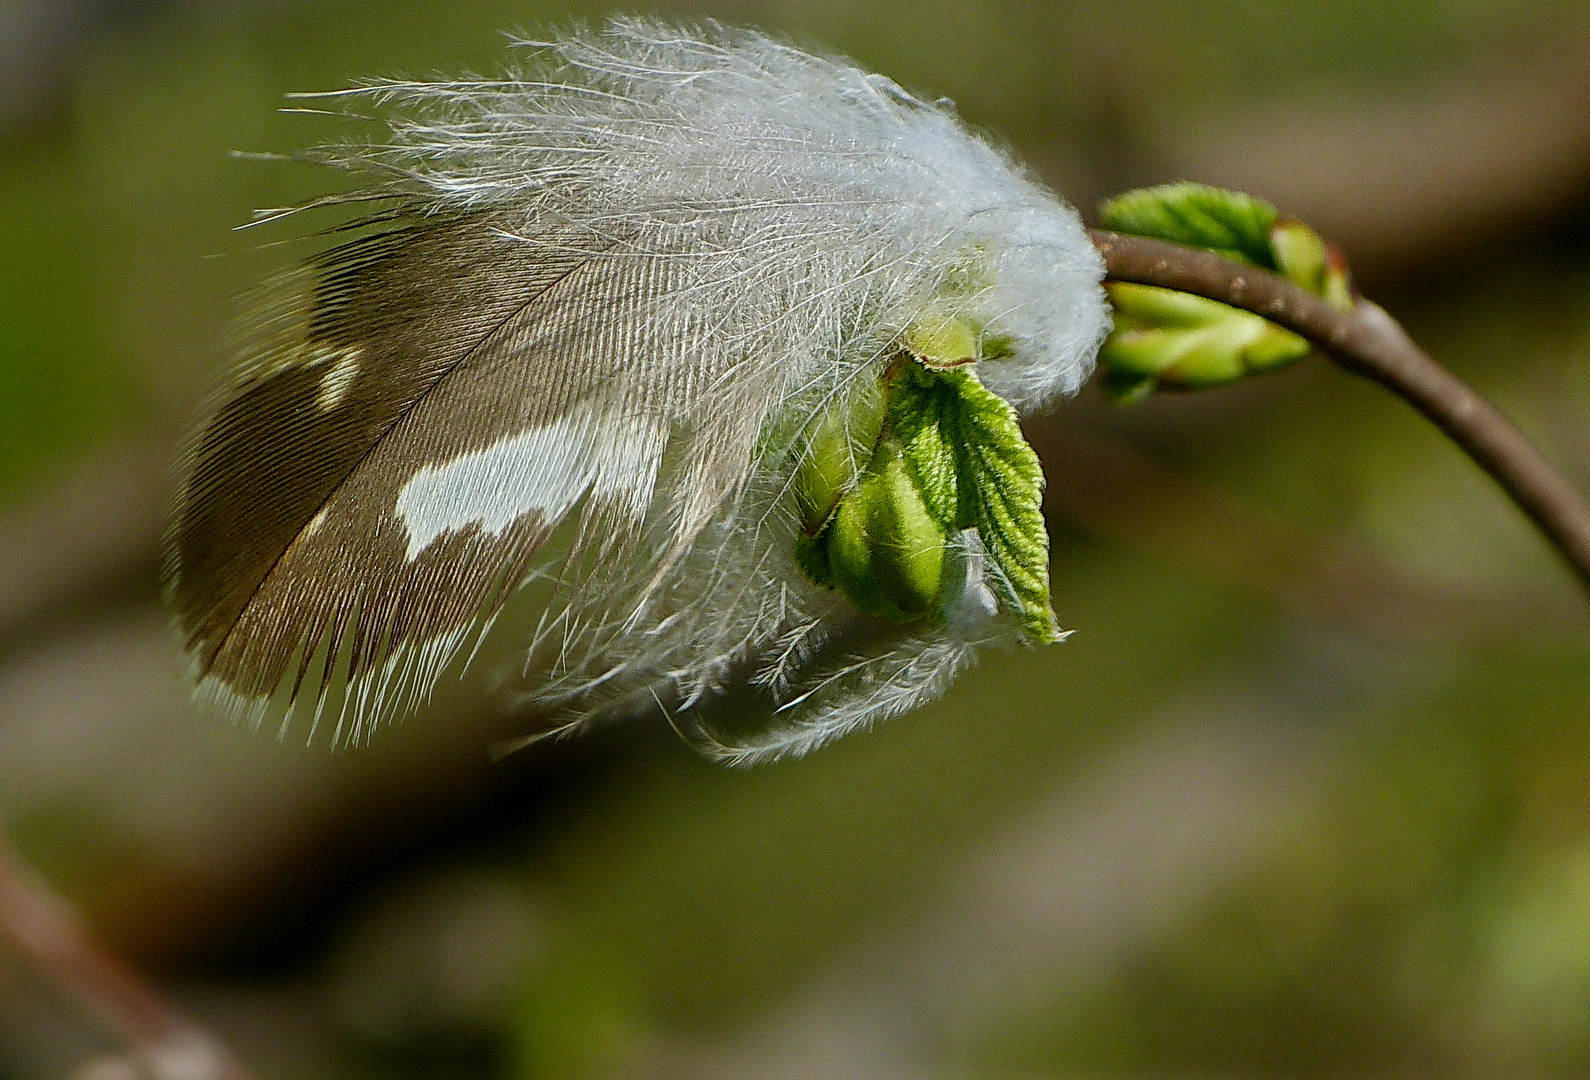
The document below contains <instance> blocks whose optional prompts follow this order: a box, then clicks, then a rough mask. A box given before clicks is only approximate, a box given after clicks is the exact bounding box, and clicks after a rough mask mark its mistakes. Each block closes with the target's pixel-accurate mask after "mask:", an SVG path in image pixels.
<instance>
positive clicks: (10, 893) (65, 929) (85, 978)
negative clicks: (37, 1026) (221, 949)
mask: <svg viewBox="0 0 1590 1080" xmlns="http://www.w3.org/2000/svg"><path fill="white" fill-rule="evenodd" d="M0 938H3V939H4V940H6V941H8V942H10V944H11V945H12V946H14V947H15V948H16V949H17V951H18V952H19V953H21V955H22V956H23V958H25V959H26V960H27V961H28V962H29V963H30V964H31V965H32V967H33V969H34V970H36V971H37V972H39V973H40V974H41V975H43V976H44V977H46V978H47V979H49V980H50V981H51V982H53V983H55V985H56V986H58V987H59V988H60V989H61V990H63V991H65V992H66V993H67V994H69V995H70V996H71V997H72V998H74V999H75V1000H76V1001H77V1002H78V1003H79V1004H80V1005H82V1006H83V1007H84V1008H85V1009H87V1010H88V1011H89V1013H91V1014H92V1015H93V1016H94V1017H95V1018H96V1019H97V1020H99V1021H100V1022H101V1023H103V1024H104V1025H105V1026H106V1027H107V1028H109V1029H111V1030H112V1031H113V1032H115V1033H116V1034H117V1035H119V1036H121V1037H122V1038H123V1039H125V1040H126V1041H127V1043H128V1045H129V1047H130V1049H131V1051H132V1053H133V1055H134V1056H135V1057H136V1058H137V1060H138V1063H139V1065H140V1066H141V1067H142V1068H143V1069H144V1070H145V1071H146V1072H147V1074H148V1075H149V1076H150V1077H152V1078H153V1080H250V1074H249V1073H248V1072H247V1071H245V1070H244V1069H243V1067H242V1066H241V1065H239V1064H238V1063H237V1062H236V1061H235V1060H233V1059H232V1057H231V1055H230V1054H228V1053H227V1052H226V1050H225V1049H224V1048H223V1047H222V1045H221V1043H220V1042H219V1041H218V1040H217V1039H216V1038H214V1037H213V1036H212V1035H210V1034H209V1033H208V1032H206V1031H205V1030H204V1029H202V1028H200V1027H199V1026H198V1025H197V1024H195V1023H193V1022H192V1021H191V1020H189V1019H188V1018H187V1017H186V1016H184V1015H183V1014H182V1013H181V1012H179V1011H178V1010H177V1008H176V1007H175V1006H174V1005H172V1004H171V1003H170V1002H169V1001H168V1000H167V999H166V998H165V996H164V995H163V994H161V993H160V991H159V990H158V989H156V988H155V987H154V986H153V985H152V984H151V983H150V982H149V981H148V980H146V979H145V978H144V977H143V976H142V975H140V974H139V973H138V972H137V971H135V970H134V969H133V968H132V967H131V966H130V965H128V964H126V963H125V962H123V961H122V960H121V959H120V958H119V957H117V956H115V955H113V954H111V953H108V952H106V951H105V950H104V949H103V948H101V947H100V946H99V944H98V943H96V942H95V941H94V939H93V938H92V937H91V936H90V935H89V933H88V931H87V930H86V929H85V928H84V927H83V925H82V923H81V922H80V921H79V920H78V918H77V917H76V915H75V913H74V912H73V911H72V909H71V908H70V907H69V906H68V905H67V904H66V902H65V901H63V900H62V899H61V898H60V897H58V896H57V895H56V894H55V893H54V891H53V890H51V889H50V887H49V885H47V884H46V883H45V882H44V881H43V880H42V879H41V878H39V877H38V875H36V874H34V873H33V872H32V871H31V870H30V869H29V868H28V867H26V866H25V865H23V864H22V863H21V862H20V861H19V860H18V859H17V858H16V856H15V855H14V854H13V853H12V852H11V850H10V848H9V847H8V846H7V845H6V843H5V841H4V839H3V838H0Z"/></svg>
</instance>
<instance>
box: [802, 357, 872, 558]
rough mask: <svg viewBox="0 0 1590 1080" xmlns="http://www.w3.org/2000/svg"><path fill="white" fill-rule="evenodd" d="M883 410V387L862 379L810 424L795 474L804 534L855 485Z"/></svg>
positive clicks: (821, 522)
mask: <svg viewBox="0 0 1590 1080" xmlns="http://www.w3.org/2000/svg"><path fill="white" fill-rule="evenodd" d="M883 416H884V401H883V391H882V389H881V388H880V387H879V385H878V383H877V381H876V380H873V379H863V380H861V385H859V386H857V387H856V388H855V389H854V390H853V391H852V392H851V393H850V395H849V397H848V398H847V399H846V400H844V401H841V402H839V403H837V404H835V405H833V406H831V407H829V408H828V410H827V411H825V412H824V413H823V414H822V415H821V416H819V417H818V419H817V422H816V424H815V425H813V429H812V433H811V435H810V436H809V438H808V439H807V450H806V453H805V454H804V455H803V456H802V458H801V464H800V468H798V469H797V470H796V471H795V479H794V488H795V504H796V506H797V508H798V509H799V510H800V516H801V531H802V532H804V533H805V534H806V535H807V536H808V537H812V536H816V535H817V534H818V533H819V532H821V531H822V528H823V526H824V525H826V524H828V520H829V519H830V518H831V517H833V515H834V508H835V507H837V506H838V505H839V500H840V498H841V496H843V495H844V494H845V492H847V491H849V490H851V489H852V488H853V487H854V486H855V483H856V478H857V477H858V476H860V475H861V471H862V470H863V469H865V468H866V466H867V462H868V461H869V460H870V459H871V458H872V454H873V448H874V447H875V446H877V443H878V435H879V433H880V432H882V430H883Z"/></svg>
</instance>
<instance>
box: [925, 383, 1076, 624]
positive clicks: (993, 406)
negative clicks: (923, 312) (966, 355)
mask: <svg viewBox="0 0 1590 1080" xmlns="http://www.w3.org/2000/svg"><path fill="white" fill-rule="evenodd" d="M938 378H939V379H941V380H943V381H945V382H949V383H951V384H953V386H954V388H955V391H956V395H957V399H958V408H957V409H956V410H955V431H956V435H957V439H956V441H955V446H956V456H957V459H958V460H957V465H958V468H957V473H958V474H959V476H960V478H961V482H960V491H961V500H960V503H961V505H960V519H961V520H962V521H963V522H970V523H971V525H972V527H974V528H976V529H977V533H978V537H979V538H980V539H981V540H982V543H983V549H984V550H985V551H986V552H987V554H988V561H989V563H990V569H991V573H990V574H989V577H990V584H991V585H992V586H993V588H994V591H995V592H996V593H997V594H999V596H1000V599H1001V601H1003V602H1004V603H1006V604H1008V605H1009V606H1010V607H1012V608H1013V609H1014V610H1015V612H1016V613H1017V614H1018V615H1019V616H1020V618H1021V623H1022V628H1023V629H1024V630H1025V631H1026V632H1027V635H1028V636H1029V637H1030V638H1031V639H1032V640H1033V641H1036V642H1039V643H1044V644H1046V643H1049V642H1053V641H1059V640H1060V632H1059V629H1058V628H1057V627H1056V626H1055V621H1054V612H1053V611H1052V610H1051V609H1050V607H1049V531H1048V529H1047V528H1046V527H1045V525H1044V520H1043V466H1042V465H1041V464H1039V462H1038V455H1037V454H1035V453H1034V452H1033V449H1032V447H1031V446H1029V445H1027V440H1026V439H1025V438H1023V437H1022V434H1021V425H1020V424H1019V423H1018V422H1017V420H1016V410H1015V409H1013V408H1011V407H1010V403H1009V402H1007V401H1005V399H1004V398H1001V397H999V396H998V395H997V394H995V393H994V392H993V391H991V390H989V389H988V388H987V387H985V386H984V385H983V384H982V381H981V380H979V379H978V377H977V373H976V371H974V370H973V369H971V368H957V369H955V370H954V371H946V372H941V373H938Z"/></svg>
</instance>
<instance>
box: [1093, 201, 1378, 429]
mask: <svg viewBox="0 0 1590 1080" xmlns="http://www.w3.org/2000/svg"><path fill="white" fill-rule="evenodd" d="M1100 217H1101V220H1102V223H1103V225H1104V226H1105V227H1106V228H1108V229H1113V230H1115V231H1116V232H1122V233H1129V234H1132V235H1135V236H1146V237H1150V238H1152V239H1155V240H1166V241H1169V242H1172V243H1177V244H1186V245H1188V246H1190V247H1196V248H1202V249H1204V250H1207V251H1212V252H1214V253H1215V254H1217V255H1223V256H1226V257H1227V258H1232V259H1237V260H1238V261H1241V262H1245V263H1250V264H1252V265H1254V266H1259V267H1262V268H1263V269H1266V270H1273V271H1275V272H1277V273H1279V274H1282V275H1283V276H1285V277H1286V278H1288V279H1289V280H1291V281H1292V282H1294V283H1295V284H1297V285H1299V286H1301V287H1302V288H1304V289H1307V290H1308V291H1309V292H1312V293H1314V294H1315V295H1316V296H1319V297H1322V298H1323V299H1324V300H1325V301H1326V302H1327V303H1329V304H1330V305H1331V306H1332V307H1334V308H1336V309H1337V310H1338V311H1347V310H1350V309H1351V308H1352V306H1353V303H1354V300H1353V291H1352V282H1351V278H1350V276H1349V274H1348V271H1347V261H1346V259H1345V258H1344V257H1343V256H1342V254H1341V252H1340V251H1338V250H1337V249H1336V248H1334V247H1332V246H1331V245H1330V244H1328V243H1326V242H1325V240H1324V239H1323V238H1321V237H1320V235H1319V234H1318V233H1317V232H1315V231H1314V230H1313V229H1311V228H1310V227H1309V226H1307V225H1305V224H1303V223H1302V222H1301V221H1296V220H1293V219H1291V218H1283V217H1281V216H1280V214H1279V213H1278V212H1277V211H1276V209H1275V207H1273V206H1271V205H1270V204H1269V203H1267V202H1265V201H1263V200H1262V199H1256V198H1254V197H1253V196H1251V195H1245V194H1243V193H1242V192H1240V191H1227V190H1225V189H1223V188H1215V187H1209V186H1207V185H1204V184H1194V183H1188V182H1180V183H1174V184H1162V185H1160V186H1158V187H1151V188H1142V189H1139V190H1136V191H1129V192H1126V193H1125V194H1124V195H1120V196H1117V197H1116V198H1114V199H1110V200H1108V201H1107V202H1105V203H1104V204H1102V206H1101V207H1100ZM1105 288H1106V292H1107V293H1108V295H1109V298H1110V301H1111V303H1112V304H1113V305H1114V308H1115V326H1114V328H1113V330H1112V331H1111V333H1110V336H1109V337H1108V338H1107V339H1106V340H1105V342H1104V345H1103V347H1102V348H1101V349H1100V350H1099V363H1100V366H1101V367H1102V368H1103V369H1104V386H1105V389H1106V390H1107V391H1108V392H1109V393H1110V394H1111V395H1112V396H1113V397H1114V398H1115V399H1116V400H1117V401H1120V402H1122V403H1130V402H1134V401H1139V400H1141V399H1142V398H1144V397H1147V396H1148V395H1149V394H1151V393H1153V392H1154V391H1155V390H1158V389H1176V390H1191V389H1201V388H1206V387H1211V386H1221V385H1224V384H1226V383H1230V382H1235V381H1236V380H1238V379H1243V378H1247V377H1248V376H1250V375H1255V374H1259V373H1261V372H1266V371H1273V370H1275V369H1277V368H1281V367H1285V366H1287V365H1288V364H1292V363H1295V362H1297V361H1298V360H1301V359H1302V358H1303V357H1305V356H1307V355H1308V353H1309V349H1310V346H1309V343H1308V342H1307V341H1306V340H1305V339H1303V338H1302V337H1299V336H1298V335H1296V334H1294V333H1292V332H1291V331H1289V330H1284V329H1282V328H1281V327H1279V326H1276V325H1275V324H1274V323H1271V322H1269V321H1267V320H1265V319H1263V318H1261V317H1259V316H1257V315H1254V314H1251V313H1250V312H1246V311H1241V310H1239V309H1237V308H1234V307H1231V306H1229V305H1227V304H1221V303H1218V302H1216V301H1214V300H1206V299H1204V298H1202V297H1198V296H1193V295H1191V294H1189V293H1182V292H1176V291H1174V290H1171V289H1162V288H1157V287H1155V286H1151V285H1138V284H1128V283H1124V282H1109V283H1107V285H1106V286H1105Z"/></svg>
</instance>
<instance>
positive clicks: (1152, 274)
mask: <svg viewBox="0 0 1590 1080" xmlns="http://www.w3.org/2000/svg"><path fill="white" fill-rule="evenodd" d="M1090 235H1091V236H1092V239H1093V242H1094V244H1095V245H1097V247H1098V249H1099V251H1100V252H1101V253H1102V254H1103V255H1104V263H1105V273H1106V276H1107V277H1108V278H1110V279H1112V280H1115V281H1130V282H1136V283H1138V284H1142V285H1159V286H1161V287H1163V288H1168V289H1177V290H1180V291H1181V292H1189V293H1194V294H1196V295H1198V296H1203V297H1207V298H1208V299H1211V300H1219V301H1221V302H1222V303H1226V304H1230V305H1232V306H1233V307H1239V308H1242V309H1244V310H1246V311H1251V312H1253V313H1254V314H1256V315H1262V316H1264V317H1265V318H1266V319H1269V320H1271V321H1272V322H1275V323H1277V324H1279V325H1281V326H1284V327H1286V328H1287V329H1288V330H1291V331H1293V332H1294V333H1297V334H1301V335H1302V336H1303V337H1305V338H1307V339H1308V340H1309V341H1311V342H1313V343H1314V344H1315V345H1316V346H1318V347H1319V348H1320V349H1321V350H1323V351H1324V352H1325V353H1327V354H1328V355H1329V356H1331V358H1332V359H1334V360H1335V361H1336V362H1337V363H1338V364H1340V365H1341V366H1342V367H1344V368H1346V369H1347V370H1348V371H1351V372H1354V373H1355V374H1358V375H1362V376H1364V377H1365V378H1368V379H1373V380H1374V381H1375V382H1378V383H1380V384H1381V385H1382V386H1384V387H1386V388H1387V389H1389V390H1390V391H1391V392H1392V393H1394V394H1396V395H1398V396H1399V397H1401V398H1403V399H1404V400H1405V401H1407V402H1408V403H1409V404H1411V405H1412V406H1413V407H1414V408H1416V409H1418V410H1419V411H1420V412H1421V413H1423V414H1424V415H1425V416H1426V417H1428V418H1429V419H1430V420H1431V421H1432V422H1433V423H1434V424H1435V425H1436V426H1437V427H1439V428H1440V429H1441V430H1442V431H1444V432H1446V434H1447V435H1448V436H1450V437H1451V439H1452V441H1453V442H1455V443H1457V444H1458V445H1459V446H1461V447H1462V448H1463V449H1464V451H1466V452H1467V453H1468V455H1469V456H1470V457H1472V458H1473V459H1474V460H1475V461H1476V462H1477V463H1478V464H1479V466H1480V467H1481V468H1483V469H1484V470H1485V471H1486V472H1488V473H1490V475H1491V476H1492V477H1493V478H1494V479H1495V480H1496V481H1497V483H1499V484H1501V485H1502V488H1503V490H1505V491H1506V492H1507V494H1508V495H1510V496H1511V497H1512V499H1513V501H1514V502H1515V503H1517V504H1518V506H1519V507H1520V508H1521V509H1522V510H1523V511H1524V513H1525V514H1527V515H1528V516H1529V518H1530V520H1532V521H1533V522H1534V523H1535V524H1536V525H1537V526H1538V527H1539V528H1540V530H1541V531H1542V532H1544V533H1545V534H1546V536H1547V537H1548V538H1549V539H1550V540H1551V541H1552V543H1554V544H1555V545H1556V546H1557V549H1558V550H1559V551H1560V552H1561V553H1562V555H1563V557H1564V558H1565V559H1567V561H1568V563H1569V565H1570V566H1571V567H1572V568H1573V570H1574V571H1575V572H1576V573H1577V574H1578V575H1579V578H1580V580H1581V581H1582V582H1583V583H1584V585H1585V586H1586V588H1590V505H1586V503H1585V501H1584V499H1582V498H1581V497H1580V496H1579V493H1578V492H1577V491H1575V490H1574V489H1573V488H1572V487H1571V486H1569V484H1568V482H1567V481H1566V480H1564V479H1563V478H1562V476H1561V474H1560V473H1558V472H1557V470H1556V468H1555V466H1553V465H1552V464H1551V462H1550V461H1548V460H1547V459H1546V456H1545V455H1544V454H1542V453H1541V452H1540V450H1539V449H1538V448H1537V447H1536V446H1535V444H1534V443H1532V442H1530V441H1529V439H1528V438H1526V437H1525V436H1524V433H1523V432H1521V431H1519V430H1518V428H1516V427H1515V426H1513V423H1512V421H1510V420H1508V419H1507V417H1505V416H1503V415H1502V413H1501V412H1500V411H1499V410H1497V408H1496V407H1495V406H1493V405H1492V404H1491V403H1490V402H1488V401H1486V400H1485V399H1484V398H1482V397H1480V396H1479V395H1478V394H1476V393H1475V392H1474V391H1473V390H1470V389H1469V388H1468V387H1467V386H1466V385H1464V383H1463V382H1462V381H1461V380H1460V379H1458V378H1457V376H1455V375H1453V374H1452V373H1451V372H1450V371H1448V370H1446V368H1444V367H1442V366H1441V365H1440V364H1438V363H1436V362H1435V361H1434V360H1433V359H1431V358H1430V356H1429V355H1428V354H1427V353H1425V352H1424V350H1422V349H1420V348H1419V347H1418V346H1417V345H1415V344H1414V343H1413V341H1412V339H1410V338H1409V337H1408V335H1407V333H1406V332H1405V331H1404V330H1403V329H1402V327H1401V326H1400V325H1399V324H1398V323H1397V321H1396V320H1395V319H1393V318H1392V317H1391V316H1390V315H1387V314H1386V312H1385V311H1384V310H1383V309H1381V308H1380V307H1378V306H1376V305H1375V304H1372V303H1370V302H1369V301H1367V300H1360V301H1359V302H1358V304H1357V306H1356V307H1354V309H1353V310H1352V311H1350V312H1341V311H1337V310H1336V309H1334V308H1332V307H1331V306H1330V305H1329V304H1327V303H1325V301H1323V300H1321V299H1320V298H1319V297H1317V296H1314V295H1313V294H1312V293H1309V292H1306V291H1305V290H1303V289H1301V288H1299V287H1298V286H1296V285H1294V284H1293V283H1292V282H1290V281H1288V280H1286V279H1285V278H1283V277H1281V276H1280V275H1278V274H1272V273H1270V272H1269V271H1266V270H1261V269H1258V268H1257V267H1253V266H1248V265H1244V264H1242V263H1238V262H1234V261H1232V260H1230V259H1224V258H1221V257H1220V256H1218V255H1213V254H1210V253H1209V252H1206V251H1199V250H1197V249H1195V248H1189V247H1183V246H1182V245H1180V244H1170V243H1166V242H1164V241H1160V240H1149V239H1146V238H1144V237H1138V236H1125V235H1122V234H1121V233H1113V232H1106V231H1104V230H1099V229H1095V230H1093V231H1092V232H1091V234H1090Z"/></svg>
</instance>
